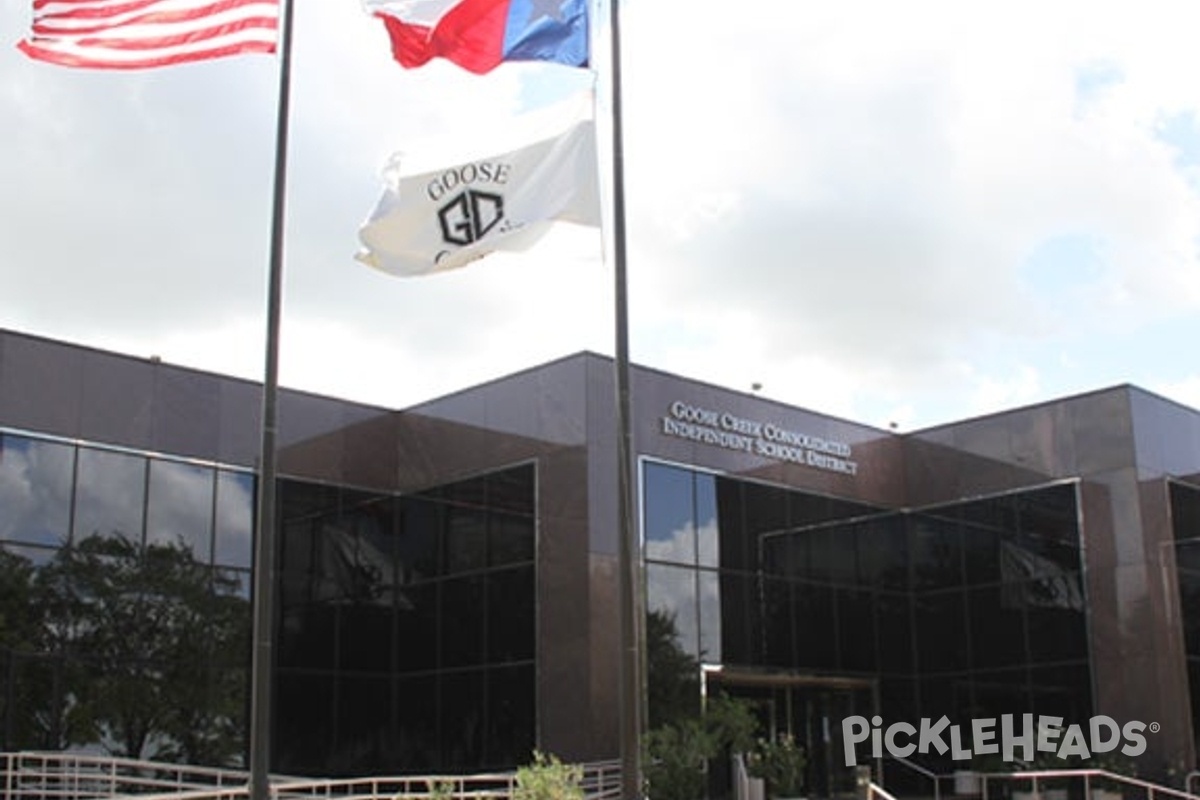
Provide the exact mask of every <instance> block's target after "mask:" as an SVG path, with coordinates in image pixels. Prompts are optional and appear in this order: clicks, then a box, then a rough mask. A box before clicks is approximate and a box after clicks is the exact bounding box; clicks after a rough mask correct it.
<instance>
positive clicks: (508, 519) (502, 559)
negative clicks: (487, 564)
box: [488, 511, 536, 567]
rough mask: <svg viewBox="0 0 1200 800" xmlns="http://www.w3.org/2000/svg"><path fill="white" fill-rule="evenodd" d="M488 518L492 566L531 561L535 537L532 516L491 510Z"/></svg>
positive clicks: (489, 549)
mask: <svg viewBox="0 0 1200 800" xmlns="http://www.w3.org/2000/svg"><path fill="white" fill-rule="evenodd" d="M488 520H489V526H490V528H489V531H488V551H489V555H490V558H491V565H492V566H493V567H500V566H504V565H506V564H520V563H524V562H529V561H533V559H534V548H535V539H536V535H535V533H534V531H535V523H534V519H533V517H526V516H519V515H516V514H505V513H503V512H497V511H493V512H492V513H491V515H490V516H489V518H488Z"/></svg>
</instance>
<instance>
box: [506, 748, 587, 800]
mask: <svg viewBox="0 0 1200 800" xmlns="http://www.w3.org/2000/svg"><path fill="white" fill-rule="evenodd" d="M513 800H583V767H581V766H579V765H577V764H564V763H563V762H562V761H560V760H559V759H558V757H557V756H554V755H552V754H548V753H542V752H540V751H538V750H534V751H533V763H531V764H526V765H525V766H523V767H521V768H520V769H518V770H517V788H516V790H515V791H514V792H513Z"/></svg>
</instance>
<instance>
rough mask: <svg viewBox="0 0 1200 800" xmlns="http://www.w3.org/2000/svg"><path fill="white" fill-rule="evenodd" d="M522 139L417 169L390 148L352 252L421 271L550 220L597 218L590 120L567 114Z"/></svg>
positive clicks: (508, 242) (398, 270)
mask: <svg viewBox="0 0 1200 800" xmlns="http://www.w3.org/2000/svg"><path fill="white" fill-rule="evenodd" d="M530 141H531V142H532V143H528V144H524V145H522V146H520V147H516V148H514V149H512V150H509V151H506V152H502V153H500V154H497V155H487V156H484V157H481V158H474V159H464V160H460V161H456V162H453V163H451V165H450V166H444V167H440V168H437V169H423V170H421V171H419V172H417V171H416V170H417V169H420V168H419V167H418V166H416V165H415V164H413V163H409V159H407V158H403V157H401V156H400V155H397V156H393V157H392V162H391V164H390V165H389V168H388V170H387V172H386V173H385V181H386V184H387V186H386V189H385V191H384V194H383V197H381V198H380V200H379V203H378V204H377V205H376V207H375V210H374V212H372V214H371V216H370V219H368V220H367V222H366V223H365V224H364V225H363V226H362V228H361V229H360V230H359V239H360V240H361V242H362V244H363V246H364V248H365V249H364V250H362V251H361V252H359V254H358V260H359V261H362V262H363V263H365V264H368V265H370V266H372V267H375V268H377V269H380V270H383V271H384V272H388V273H391V274H393V275H404V276H408V275H426V274H429V273H431V272H442V271H445V270H449V269H455V268H457V267H462V266H465V265H466V264H468V263H470V262H471V261H474V260H475V259H477V258H481V257H483V256H485V255H488V254H489V253H492V252H495V251H497V250H524V249H526V248H528V247H529V246H530V245H532V244H533V243H534V242H536V241H537V240H538V239H539V238H541V236H542V235H544V234H545V233H546V232H547V231H548V230H549V229H550V227H551V226H552V225H553V224H554V223H556V222H571V223H577V224H581V225H592V226H599V225H600V199H599V186H598V180H597V163H596V132H595V124H594V122H593V120H591V119H585V120H580V119H579V118H578V116H575V117H574V118H573V119H572V121H571V123H570V124H569V125H568V126H566V127H565V128H564V127H559V128H558V129H557V130H556V131H554V132H553V133H552V134H551V135H549V136H545V135H544V134H543V138H539V139H537V140H530Z"/></svg>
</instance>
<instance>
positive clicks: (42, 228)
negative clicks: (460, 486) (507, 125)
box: [0, 0, 1200, 427]
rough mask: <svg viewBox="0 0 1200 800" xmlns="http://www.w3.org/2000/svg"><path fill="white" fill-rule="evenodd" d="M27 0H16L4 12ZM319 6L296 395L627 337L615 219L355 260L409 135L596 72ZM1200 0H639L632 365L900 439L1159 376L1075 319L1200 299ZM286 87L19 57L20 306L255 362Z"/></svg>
mask: <svg viewBox="0 0 1200 800" xmlns="http://www.w3.org/2000/svg"><path fill="white" fill-rule="evenodd" d="M26 6H27V4H26V2H25V0H0V7H2V8H4V9H5V14H4V15H3V17H2V18H0V36H2V37H4V38H6V39H7V40H9V41H14V40H15V39H17V38H19V36H21V35H22V34H23V33H24V31H23V29H22V26H24V25H25V24H26V21H27V19H28V9H27V7H26ZM297 13H298V16H297V20H296V22H297V28H296V39H295V41H296V50H295V60H294V64H293V67H294V72H293V75H292V79H293V80H292V89H293V103H292V116H291V120H292V128H291V144H290V150H289V156H290V158H289V184H288V186H289V191H288V196H287V200H288V217H287V238H286V251H285V253H286V266H287V273H286V284H285V303H284V314H285V327H284V330H285V336H286V338H285V345H284V349H283V354H282V356H283V376H282V377H283V381H284V383H285V384H288V385H293V386H297V387H298V388H306V389H311V390H314V391H320V392H324V393H328V394H337V395H345V396H349V397H352V398H354V399H360V400H367V401H370V402H379V403H385V404H402V403H407V402H413V401H416V400H420V399H424V398H426V397H429V396H431V395H433V394H436V393H440V392H443V391H449V390H451V389H454V388H458V387H460V386H462V385H464V384H468V383H471V382H473V381H475V380H478V379H482V378H486V377H493V376H495V375H497V374H501V373H502V372H504V371H507V370H510V369H516V368H519V367H524V366H528V365H530V364H533V363H536V362H538V361H541V360H545V359H548V358H552V357H556V356H559V355H563V354H566V353H569V352H573V351H576V350H580V349H584V348H587V349H593V350H600V351H602V352H611V351H612V341H613V332H612V316H611V315H612V287H611V271H610V270H609V269H608V268H607V267H604V266H602V265H601V264H600V263H599V257H598V253H599V247H598V244H597V240H596V237H595V236H594V235H587V234H583V235H576V236H571V235H567V236H565V237H563V238H562V239H560V240H559V241H558V243H557V244H554V243H552V244H550V245H549V246H547V247H546V248H538V249H536V250H535V251H533V252H532V253H531V254H530V255H529V257H528V258H527V259H511V258H510V259H508V260H505V259H504V258H503V257H501V258H496V259H495V260H494V261H489V262H485V263H484V264H480V265H478V266H473V267H471V268H469V269H467V270H464V271H463V272H462V273H461V274H453V275H445V276H438V277H436V278H431V279H423V280H412V281H400V280H395V279H389V278H386V277H384V276H381V275H377V274H375V273H373V272H371V271H370V270H368V269H366V268H365V267H362V266H361V265H358V264H357V263H355V262H354V261H353V260H352V257H353V253H354V252H355V250H356V249H357V241H356V233H357V226H358V224H359V223H360V222H361V221H362V219H363V218H365V216H366V214H367V212H368V211H369V210H370V207H371V205H372V204H373V202H374V200H375V198H376V197H377V196H378V192H379V188H380V183H379V171H380V169H381V168H382V167H383V165H384V163H385V162H386V160H387V157H388V156H389V155H390V154H391V153H392V152H393V151H394V150H397V149H401V148H403V147H405V146H409V145H411V143H412V142H414V141H418V140H420V139H424V138H426V137H428V136H430V135H435V136H441V137H450V136H467V137H481V138H486V136H487V134H488V131H489V127H491V126H494V124H495V121H496V120H499V119H502V118H504V117H505V116H507V115H511V114H512V113H515V111H516V110H517V109H519V108H521V107H522V106H523V105H525V104H527V103H528V102H530V100H531V98H535V97H543V98H544V97H547V96H553V95H558V94H560V93H566V92H567V91H568V90H570V89H574V88H577V87H578V86H580V85H584V84H586V83H587V82H588V81H590V76H587V75H580V74H574V75H572V74H571V73H570V72H569V71H564V70H554V69H553V68H545V67H538V66H536V65H533V66H529V65H527V66H512V67H510V66H506V67H503V68H501V70H499V71H498V72H497V73H495V74H493V75H491V76H487V77H486V78H478V77H475V76H471V75H468V74H466V73H464V72H462V71H461V70H457V69H456V68H454V67H452V66H449V65H445V64H433V65H430V66H428V67H426V68H423V69H421V70H415V71H404V70H400V69H399V68H397V67H396V66H395V65H394V64H392V63H391V62H390V59H389V57H388V53H387V44H386V40H385V37H384V35H383V31H382V29H381V27H379V25H378V22H377V21H376V20H373V19H370V18H369V17H367V16H366V15H365V14H364V13H363V12H362V11H361V9H360V8H358V7H357V6H356V5H355V4H354V3H345V4H316V5H301V6H300V7H299V8H298V12H297ZM1198 16H1200V12H1197V11H1194V10H1192V9H1190V7H1186V6H1183V5H1182V4H1178V3H1171V4H1166V3H1149V4H1140V5H1139V6H1138V7H1137V8H1136V9H1135V8H1133V7H1132V6H1129V7H1124V6H1120V5H1117V4H1107V5H1102V6H1097V5H1096V4H1089V3H1084V2H1064V3H1056V4H1053V5H1051V6H1047V5H1046V4H1043V3H1032V2H1016V3H1005V4H994V5H992V6H990V7H980V6H978V5H977V4H972V5H970V6H965V5H963V4H960V3H950V2H916V3H905V4H896V3H887V2H849V3H839V4H825V5H814V4H808V3H801V4H790V5H789V4H777V5H776V6H774V7H772V9H771V13H767V14H733V15H730V14H728V13H726V9H725V8H724V7H723V6H716V5H715V4H709V3H707V2H706V0H690V2H688V3H686V4H685V3H683V2H682V0H658V2H648V1H647V0H632V1H631V2H628V3H626V6H625V13H624V15H623V20H622V22H623V27H622V32H623V34H624V41H623V43H622V44H623V47H624V55H625V61H624V64H623V72H622V75H623V79H624V89H625V107H624V109H623V112H624V114H623V119H624V123H625V133H626V139H625V155H626V161H625V178H626V193H627V202H628V213H627V223H628V235H629V238H628V246H629V271H630V284H629V288H630V308H631V315H632V316H631V322H632V330H631V347H632V352H633V356H634V358H635V360H638V361H642V362H645V363H647V364H648V365H650V366H653V367H656V368H661V369H666V370H669V371H675V372H679V373H682V374H685V375H690V376H694V377H698V378H701V379H704V380H709V381H713V382H716V383H720V384H724V385H729V386H731V387H733V388H738V389H748V388H749V386H750V384H751V383H752V382H755V381H758V382H762V383H763V384H764V389H763V394H765V395H767V396H770V397H774V398H777V399H780V400H783V401H786V402H793V403H797V404H802V405H807V406H810V407H813V408H816V409H818V410H823V411H831V412H834V413H838V414H841V415H844V416H848V417H851V418H861V419H864V420H866V421H871V422H875V423H876V424H886V423H887V422H888V421H891V420H893V419H895V417H897V416H901V415H900V414H898V413H897V412H896V411H895V410H896V409H906V410H905V413H904V415H903V416H904V417H905V419H904V420H901V421H902V422H904V423H905V427H908V426H909V425H912V426H921V425H925V424H932V423H936V422H940V421H944V420H945V419H946V418H947V417H945V416H941V415H948V417H949V418H953V417H956V416H963V415H966V414H969V413H975V411H977V410H978V409H979V408H981V407H984V406H985V405H987V404H989V403H992V402H1021V401H1030V400H1034V399H1037V398H1039V397H1044V396H1046V395H1047V394H1048V393H1051V394H1052V393H1060V392H1066V391H1075V390H1078V389H1082V388H1090V387H1089V386H1087V385H1085V384H1086V382H1087V381H1089V380H1091V381H1103V382H1105V383H1108V382H1112V379H1113V378H1120V377H1121V372H1122V370H1125V371H1127V372H1129V373H1131V374H1132V373H1134V372H1135V370H1136V366H1137V365H1135V364H1132V363H1131V364H1125V365H1118V366H1117V367H1114V366H1113V365H1111V364H1108V363H1106V362H1105V360H1104V359H1103V358H1101V357H1100V356H1098V355H1096V353H1097V352H1101V351H1103V350H1104V348H1103V347H1102V346H1097V347H1094V348H1087V349H1086V350H1087V351H1086V352H1085V348H1084V347H1083V345H1084V343H1088V342H1090V343H1093V344H1098V343H1103V342H1105V341H1108V340H1110V339H1112V340H1113V341H1117V340H1118V339H1119V338H1120V337H1128V336H1130V335H1133V334H1135V333H1138V332H1141V331H1145V330H1146V329H1147V328H1150V327H1153V326H1154V324H1155V323H1156V322H1158V321H1160V320H1161V319H1163V318H1164V316H1165V315H1173V316H1174V317H1175V318H1180V317H1188V316H1191V317H1195V318H1196V319H1197V320H1200V316H1198V315H1196V311H1197V310H1198V307H1200V264H1198V263H1197V242H1198V240H1200V213H1198V212H1200V207H1198V202H1200V201H1198V197H1197V187H1200V180H1197V174H1196V169H1195V167H1194V166H1193V167H1188V166H1187V165H1186V163H1185V162H1186V161H1187V159H1182V160H1181V158H1180V151H1179V150H1178V148H1177V146H1176V145H1173V144H1171V143H1169V142H1166V141H1164V140H1163V138H1162V125H1163V122H1164V120H1166V119H1175V118H1180V119H1186V118H1187V117H1186V115H1187V114H1189V113H1191V114H1196V115H1197V116H1198V117H1200V84H1198V83H1197V82H1196V80H1195V78H1194V76H1195V75H1196V74H1197V72H1198V71H1200V69H1198V68H1200V51H1197V49H1196V48H1195V47H1194V44H1193V42H1192V41H1191V39H1192V36H1191V34H1192V32H1193V31H1194V30H1195V29H1196V25H1195V23H1196V21H1197V17H1198ZM684 17H686V18H687V20H688V25H687V35H686V36H681V35H679V34H678V32H679V30H680V29H679V26H678V21H679V19H681V18H684ZM664 43H667V44H664ZM601 66H603V65H601ZM602 77H603V75H602ZM274 78H275V72H274V64H273V62H272V61H271V59H267V58H244V59H229V60H227V61H225V62H213V63H210V64H203V65H194V66H189V67H183V68H175V69H171V70H163V71H159V72H153V73H144V74H136V75H111V74H96V73H87V72H81V71H73V70H63V69H59V68H54V67H49V66H46V65H42V64H36V63H33V62H29V61H27V60H25V59H24V58H23V56H21V55H20V54H19V53H18V52H16V51H15V49H13V48H9V50H8V51H4V52H0V115H3V117H4V119H5V120H6V121H8V124H6V126H5V130H4V133H2V134H0V144H2V145H3V147H0V214H4V216H5V219H6V232H5V236H4V237H3V239H2V240H0V264H3V265H4V270H5V273H6V274H5V278H6V284H5V291H4V292H3V293H0V324H3V325H5V326H11V327H16V328H18V329H22V330H29V331H32V332H34V333H40V334H45V335H51V336H63V337H66V338H71V339H75V340H82V341H87V342H89V343H92V344H97V345H99V346H114V347H117V348H118V349H127V350H129V351H130V352H134V353H139V354H147V353H149V352H156V353H159V354H160V355H162V356H163V357H164V358H165V359H167V360H169V361H175V360H181V361H183V362H184V363H189V364H194V365H197V366H203V367H205V368H210V369H218V370H221V371H229V372H234V373H235V374H241V375H244V376H246V377H256V376H257V375H259V374H260V373H261V363H262V357H261V353H260V352H259V349H260V348H261V342H262V334H261V332H260V331H259V328H261V326H262V322H261V320H262V314H263V304H264V302H265V301H264V297H265V292H264V286H265V274H264V273H265V269H266V263H267V251H268V226H269V220H270V191H271V189H270V187H271V181H272V177H273V168H272V148H273V146H274V121H275V120H274V111H275V106H274V104H275V83H274ZM547 81H548V83H547ZM1181 115H1182V116H1181ZM1190 156H1191V159H1192V162H1191V163H1193V164H1194V163H1196V161H1197V159H1200V153H1192V154H1190ZM606 174H607V173H606ZM1063 237H1076V238H1077V239H1079V240H1081V241H1087V242H1090V243H1091V244H1092V247H1093V249H1092V253H1093V254H1094V259H1093V260H1092V261H1091V262H1089V263H1088V265H1087V268H1086V269H1085V268H1080V267H1078V265H1076V267H1072V266H1071V265H1068V264H1066V263H1063V262H1058V263H1053V264H1051V265H1050V267H1047V266H1046V265H1045V264H1039V265H1038V266H1037V268H1036V269H1034V268H1032V267H1031V262H1030V261H1029V259H1030V256H1031V255H1034V254H1036V253H1038V252H1042V251H1044V248H1045V245H1046V243H1047V242H1048V241H1056V240H1061V239H1062V238H1063ZM559 246H561V248H562V249H560V247H559ZM1197 328H1200V321H1198V322H1197V323H1196V324H1195V325H1194V326H1192V327H1190V328H1189V330H1190V331H1193V332H1195V333H1196V334H1197V335H1200V330H1197ZM1164 346H1165V345H1164ZM1047 354H1052V355H1047ZM1060 359H1067V360H1068V361H1069V362H1070V363H1071V364H1072V365H1073V366H1072V368H1071V369H1069V370H1056V369H1055V367H1054V364H1055V363H1057V362H1058V361H1059V360H1060ZM381 365H383V366H382V368H381ZM964 365H968V366H964ZM1176 369H1182V367H1178V366H1177V367H1176ZM1138 374H1139V376H1141V373H1138ZM1031 376H1034V377H1031ZM1036 376H1040V378H1037V377H1036ZM1185 377H1186V376H1185V375H1184V374H1180V373H1179V372H1170V373H1167V372H1162V373H1155V374H1154V375H1148V376H1146V377H1144V378H1143V379H1144V380H1156V381H1158V382H1160V383H1161V384H1170V383H1172V382H1180V381H1183V380H1184V379H1185Z"/></svg>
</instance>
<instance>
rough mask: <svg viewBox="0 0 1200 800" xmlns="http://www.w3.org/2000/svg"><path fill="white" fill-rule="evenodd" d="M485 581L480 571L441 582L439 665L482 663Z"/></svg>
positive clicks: (456, 665)
mask: <svg viewBox="0 0 1200 800" xmlns="http://www.w3.org/2000/svg"><path fill="white" fill-rule="evenodd" d="M483 603H484V581H483V576H481V575H472V576H470V577H466V578H454V579H451V580H446V581H443V582H442V614H441V619H440V620H439V621H440V623H441V648H442V661H441V666H442V667H443V668H445V667H464V666H473V665H476V664H482V663H483V661H484V658H483V644H484V643H483V632H484V607H483Z"/></svg>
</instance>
